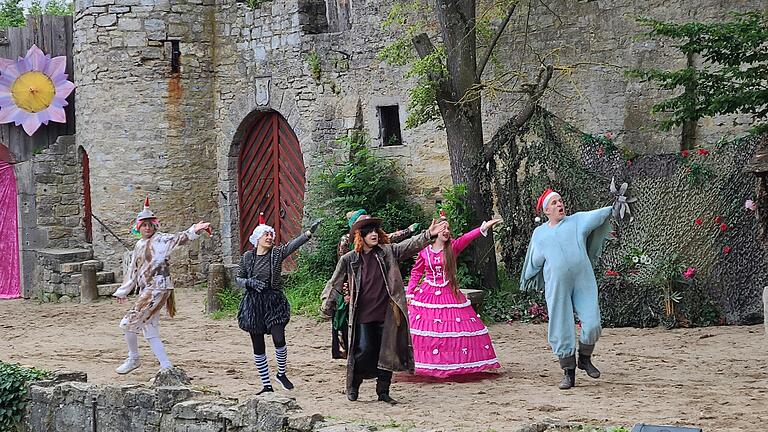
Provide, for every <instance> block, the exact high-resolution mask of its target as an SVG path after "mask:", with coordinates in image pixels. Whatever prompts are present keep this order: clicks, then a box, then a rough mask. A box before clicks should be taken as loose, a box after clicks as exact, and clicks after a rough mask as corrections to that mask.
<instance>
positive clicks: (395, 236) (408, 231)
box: [388, 223, 419, 243]
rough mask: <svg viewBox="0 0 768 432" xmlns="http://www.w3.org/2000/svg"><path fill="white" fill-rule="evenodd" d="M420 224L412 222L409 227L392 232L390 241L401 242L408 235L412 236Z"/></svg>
mask: <svg viewBox="0 0 768 432" xmlns="http://www.w3.org/2000/svg"><path fill="white" fill-rule="evenodd" d="M418 226H419V224H417V223H415V224H411V225H409V226H408V228H405V229H401V230H399V231H395V232H393V233H392V234H389V235H388V237H389V241H390V242H392V243H399V242H401V241H403V240H405V239H407V238H408V237H410V236H412V235H413V233H415V232H416V228H417V227H418Z"/></svg>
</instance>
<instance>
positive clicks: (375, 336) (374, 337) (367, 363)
mask: <svg viewBox="0 0 768 432" xmlns="http://www.w3.org/2000/svg"><path fill="white" fill-rule="evenodd" d="M383 329H384V323H383V322H381V321H378V322H370V323H361V324H356V325H355V341H354V342H355V346H354V351H353V353H352V355H354V356H355V370H354V371H353V378H352V385H353V386H354V387H355V388H357V387H360V384H362V382H363V379H365V378H376V393H377V394H379V395H381V394H389V385H390V384H391V383H392V372H391V371H388V370H384V369H379V368H378V364H379V350H380V349H381V334H382V332H383Z"/></svg>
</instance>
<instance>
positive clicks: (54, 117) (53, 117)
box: [0, 45, 75, 136]
mask: <svg viewBox="0 0 768 432" xmlns="http://www.w3.org/2000/svg"><path fill="white" fill-rule="evenodd" d="M66 67H67V57H66V56H59V57H54V58H51V56H50V55H46V54H43V52H42V51H41V50H40V48H38V47H37V45H32V47H31V48H30V49H29V50H28V51H27V55H26V56H24V57H19V59H18V60H17V61H13V60H8V59H0V123H10V122H13V123H14V124H15V125H16V126H19V125H21V126H22V127H23V128H24V132H26V133H27V135H30V136H31V135H32V134H34V133H35V131H37V129H38V128H39V127H40V125H41V124H45V125H47V124H48V122H49V121H54V122H57V123H66V122H67V117H66V114H65V113H64V107H65V106H67V105H68V104H67V96H69V94H70V93H72V90H74V89H75V84H74V83H73V82H71V81H69V80H67V74H66V73H64V70H65V68H66Z"/></svg>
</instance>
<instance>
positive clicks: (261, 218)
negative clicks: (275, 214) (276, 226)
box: [259, 212, 267, 225]
mask: <svg viewBox="0 0 768 432" xmlns="http://www.w3.org/2000/svg"><path fill="white" fill-rule="evenodd" d="M266 224H267V221H266V220H265V219H264V212H261V213H259V225H266Z"/></svg>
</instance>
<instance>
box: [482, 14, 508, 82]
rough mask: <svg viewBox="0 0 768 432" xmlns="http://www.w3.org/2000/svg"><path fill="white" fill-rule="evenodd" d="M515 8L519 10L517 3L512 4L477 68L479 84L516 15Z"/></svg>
mask: <svg viewBox="0 0 768 432" xmlns="http://www.w3.org/2000/svg"><path fill="white" fill-rule="evenodd" d="M515 8H517V2H515V3H514V4H512V7H510V8H509V12H507V16H506V18H504V22H502V23H501V25H500V26H499V28H498V30H496V34H495V35H494V36H493V40H491V44H490V45H488V51H486V53H485V56H484V57H483V61H481V62H480V65H479V66H478V68H477V72H475V79H476V81H477V82H480V77H481V76H483V70H484V69H485V65H487V64H488V60H490V58H491V54H493V49H494V48H495V47H496V43H498V42H499V38H501V34H502V33H504V29H505V28H506V27H507V24H509V21H510V20H511V19H512V15H513V14H514V13H515Z"/></svg>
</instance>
